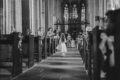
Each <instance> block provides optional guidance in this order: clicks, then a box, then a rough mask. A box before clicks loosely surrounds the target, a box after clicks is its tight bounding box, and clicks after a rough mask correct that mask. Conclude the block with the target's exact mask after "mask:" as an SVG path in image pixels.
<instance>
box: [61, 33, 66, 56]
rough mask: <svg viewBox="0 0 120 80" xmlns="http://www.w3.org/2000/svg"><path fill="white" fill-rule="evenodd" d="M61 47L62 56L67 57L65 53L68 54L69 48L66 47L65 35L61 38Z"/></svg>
mask: <svg viewBox="0 0 120 80" xmlns="http://www.w3.org/2000/svg"><path fill="white" fill-rule="evenodd" d="M59 43H60V44H59V47H60V51H61V53H62V56H65V53H66V52H67V47H66V44H65V43H66V39H65V35H64V34H63V33H62V34H61V37H60V42H59Z"/></svg>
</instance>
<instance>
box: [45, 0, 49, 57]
mask: <svg viewBox="0 0 120 80" xmlns="http://www.w3.org/2000/svg"><path fill="white" fill-rule="evenodd" d="M48 17H49V16H48V0H45V58H46V57H47V48H48V47H47V37H46V36H47V31H48V23H49V20H48Z"/></svg>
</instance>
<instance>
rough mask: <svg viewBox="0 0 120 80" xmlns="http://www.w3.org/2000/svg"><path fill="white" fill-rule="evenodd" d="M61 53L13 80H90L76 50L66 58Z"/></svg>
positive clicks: (70, 50)
mask: <svg viewBox="0 0 120 80" xmlns="http://www.w3.org/2000/svg"><path fill="white" fill-rule="evenodd" d="M61 55H62V54H61V53H60V52H57V53H55V54H54V55H53V56H51V57H48V58H47V59H45V60H43V61H42V62H40V63H37V65H36V66H35V67H33V68H32V69H30V70H29V71H26V72H25V73H23V74H21V75H19V76H18V77H16V78H14V79H13V80H88V76H87V73H86V70H85V66H84V64H83V61H82V58H81V56H80V54H79V52H78V50H77V49H76V48H69V49H68V52H67V53H66V55H65V56H61Z"/></svg>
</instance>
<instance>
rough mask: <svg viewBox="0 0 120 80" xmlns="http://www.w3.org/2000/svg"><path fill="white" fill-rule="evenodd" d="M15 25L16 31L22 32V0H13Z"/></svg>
mask: <svg viewBox="0 0 120 80" xmlns="http://www.w3.org/2000/svg"><path fill="white" fill-rule="evenodd" d="M14 16H15V27H16V31H17V32H22V1H21V0H15V15H14Z"/></svg>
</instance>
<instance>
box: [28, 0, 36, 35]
mask: <svg viewBox="0 0 120 80" xmlns="http://www.w3.org/2000/svg"><path fill="white" fill-rule="evenodd" d="M29 9H30V10H29V11H30V27H29V29H30V31H31V34H32V35H35V25H34V24H35V19H34V15H35V14H34V0H29Z"/></svg>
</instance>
